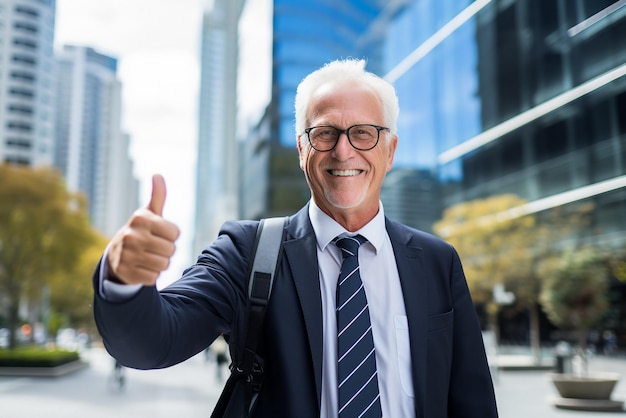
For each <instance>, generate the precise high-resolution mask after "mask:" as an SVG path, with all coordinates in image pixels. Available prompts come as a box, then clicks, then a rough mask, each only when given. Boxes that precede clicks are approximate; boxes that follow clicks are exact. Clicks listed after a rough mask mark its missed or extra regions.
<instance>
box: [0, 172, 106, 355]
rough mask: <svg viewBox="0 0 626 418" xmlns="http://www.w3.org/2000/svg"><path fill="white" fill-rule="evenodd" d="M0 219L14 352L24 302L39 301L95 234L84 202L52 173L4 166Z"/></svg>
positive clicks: (2, 279) (2, 296) (2, 278)
mask: <svg viewBox="0 0 626 418" xmlns="http://www.w3.org/2000/svg"><path fill="white" fill-rule="evenodd" d="M0 219H2V222H0V303H3V304H5V305H6V312H7V323H8V326H9V332H10V334H9V335H10V338H9V346H10V347H15V346H16V335H15V329H16V327H17V325H18V320H19V318H18V309H19V303H20V301H21V300H22V299H24V300H30V301H34V300H39V298H40V297H41V290H42V288H43V285H44V284H45V283H46V282H47V281H48V280H49V279H50V278H51V277H52V276H53V275H54V274H59V273H60V272H63V271H66V270H68V269H71V268H72V267H73V266H74V265H75V263H76V262H77V260H79V259H80V256H81V254H82V252H83V250H84V249H85V248H87V247H88V246H89V245H90V243H93V242H94V239H95V235H94V232H93V230H92V228H91V227H90V225H89V219H88V216H87V210H86V202H85V199H84V198H83V197H82V196H80V195H78V194H75V193H70V192H68V190H67V189H66V187H65V185H64V181H63V178H62V177H61V175H60V174H59V173H58V172H57V171H55V170H53V169H50V168H36V169H33V168H28V167H19V166H11V165H0Z"/></svg>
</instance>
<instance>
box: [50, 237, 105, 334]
mask: <svg viewBox="0 0 626 418" xmlns="http://www.w3.org/2000/svg"><path fill="white" fill-rule="evenodd" d="M105 246H106V239H105V238H104V237H99V236H96V237H95V239H94V243H93V244H91V245H89V246H88V247H87V248H85V249H84V250H83V252H82V254H81V255H80V257H79V259H78V260H77V262H76V263H74V264H73V265H71V266H68V268H67V269H64V270H63V271H60V272H57V273H56V274H54V275H52V276H51V277H50V280H49V286H50V310H51V313H52V318H54V321H52V322H56V323H54V324H51V323H48V324H47V325H48V330H49V331H50V334H51V335H55V334H56V332H57V331H58V329H59V328H60V327H68V326H72V327H77V328H83V329H86V330H89V331H93V330H94V329H95V323H94V322H93V311H92V301H93V286H92V285H91V280H90V278H91V276H92V275H93V272H94V269H95V268H96V265H97V264H98V261H99V259H100V257H101V256H102V252H103V250H104V248H105Z"/></svg>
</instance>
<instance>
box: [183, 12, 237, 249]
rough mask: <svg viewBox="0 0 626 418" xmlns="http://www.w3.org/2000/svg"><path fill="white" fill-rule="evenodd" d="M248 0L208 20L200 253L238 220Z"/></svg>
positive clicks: (203, 89)
mask: <svg viewBox="0 0 626 418" xmlns="http://www.w3.org/2000/svg"><path fill="white" fill-rule="evenodd" d="M242 5H243V0H215V1H213V2H210V6H207V8H206V10H205V12H204V16H203V19H202V47H201V48H202V51H201V75H200V105H199V115H198V120H199V123H198V158H197V168H196V210H195V230H194V238H193V241H194V244H193V250H194V254H195V253H198V252H199V251H200V250H201V249H202V248H203V247H204V246H206V244H207V243H209V242H211V241H213V240H214V239H215V238H216V237H217V233H218V230H219V227H220V225H221V224H222V223H223V222H224V221H226V220H228V219H236V218H237V192H238V178H239V177H238V172H237V167H238V164H237V162H238V156H237V153H238V148H237V139H236V117H237V96H236V91H237V62H238V61H237V59H238V36H237V24H238V21H239V16H240V14H241V8H242Z"/></svg>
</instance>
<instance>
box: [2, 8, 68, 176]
mask: <svg viewBox="0 0 626 418" xmlns="http://www.w3.org/2000/svg"><path fill="white" fill-rule="evenodd" d="M55 9H56V3H55V1H54V0H39V1H32V0H31V1H26V0H0V161H1V162H10V163H14V164H24V165H32V166H39V165H52V161H53V153H54V151H53V150H54V96H53V94H54V80H53V76H54V71H53V66H54V52H53V39H54V19H55Z"/></svg>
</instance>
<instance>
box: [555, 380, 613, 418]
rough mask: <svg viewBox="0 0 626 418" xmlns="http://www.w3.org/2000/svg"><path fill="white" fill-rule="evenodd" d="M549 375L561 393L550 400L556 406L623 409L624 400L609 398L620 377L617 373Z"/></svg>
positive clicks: (604, 409)
mask: <svg viewBox="0 0 626 418" xmlns="http://www.w3.org/2000/svg"><path fill="white" fill-rule="evenodd" d="M549 377H550V380H552V383H554V386H555V387H556V390H557V391H558V392H559V395H561V396H560V397H555V398H554V399H553V400H552V403H553V404H554V406H556V407H557V408H561V409H571V410H578V411H612V412H622V411H623V410H624V402H622V401H614V400H611V393H612V392H613V389H614V388H615V385H616V384H617V382H618V381H619V379H620V375H619V374H618V373H609V372H605V373H591V374H588V375H584V376H580V375H574V374H567V373H551V374H549Z"/></svg>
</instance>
